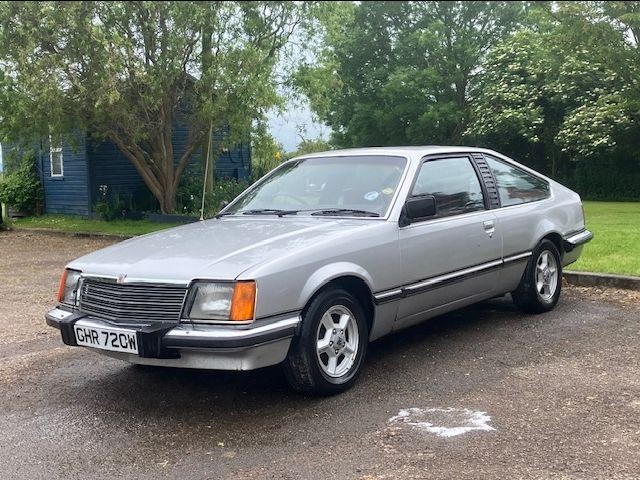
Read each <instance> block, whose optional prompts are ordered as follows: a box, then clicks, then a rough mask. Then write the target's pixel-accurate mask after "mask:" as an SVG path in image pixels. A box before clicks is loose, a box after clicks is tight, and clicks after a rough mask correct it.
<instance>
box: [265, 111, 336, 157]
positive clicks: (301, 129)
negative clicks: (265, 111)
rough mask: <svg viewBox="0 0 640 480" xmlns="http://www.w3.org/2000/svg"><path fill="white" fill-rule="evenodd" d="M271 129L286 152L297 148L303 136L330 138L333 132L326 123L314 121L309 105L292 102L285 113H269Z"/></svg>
mask: <svg viewBox="0 0 640 480" xmlns="http://www.w3.org/2000/svg"><path fill="white" fill-rule="evenodd" d="M269 129H270V130H271V135H273V138H274V139H275V140H276V141H277V142H280V143H281V144H282V146H283V147H284V151H285V152H292V151H294V150H296V149H297V147H298V143H300V141H301V140H302V138H304V139H305V140H316V139H318V138H323V139H324V140H329V135H330V133H331V130H330V129H329V128H328V127H326V126H325V125H322V124H320V123H318V122H314V120H313V118H312V114H311V110H310V109H309V107H308V106H306V105H303V106H299V105H294V104H293V103H291V102H290V103H289V106H288V108H287V109H286V111H285V112H284V113H282V114H277V113H272V114H271V115H269Z"/></svg>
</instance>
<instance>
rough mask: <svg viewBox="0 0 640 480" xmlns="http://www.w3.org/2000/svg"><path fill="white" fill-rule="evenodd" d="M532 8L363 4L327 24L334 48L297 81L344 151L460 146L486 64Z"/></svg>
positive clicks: (328, 48) (489, 4) (307, 67)
mask: <svg viewBox="0 0 640 480" xmlns="http://www.w3.org/2000/svg"><path fill="white" fill-rule="evenodd" d="M526 6H527V4H526V3H525V2H478V1H475V2H473V1H472V2H447V1H429V2H361V3H360V4H358V5H357V6H351V8H350V10H349V9H348V8H345V10H346V12H344V13H343V15H342V16H341V17H340V18H339V19H338V21H337V22H335V21H336V19H335V17H328V18H327V19H325V26H326V28H327V31H328V34H327V39H326V44H325V48H324V50H323V51H322V52H321V53H320V55H319V58H318V62H316V63H313V62H310V63H309V64H307V65H305V66H303V68H301V69H300V71H299V72H298V75H297V84H298V86H299V88H300V89H301V90H302V91H304V92H305V93H306V94H307V95H308V96H309V99H310V102H311V105H312V107H313V109H314V111H315V113H316V114H317V115H318V116H319V118H320V119H321V120H323V121H325V122H326V123H327V124H328V125H329V126H331V127H332V128H333V130H334V135H333V137H334V138H333V140H334V142H335V143H336V144H338V145H344V146H362V145H390V144H425V143H457V142H459V141H460V140H461V138H462V134H463V132H464V130H465V128H466V123H467V119H468V114H469V105H470V102H471V101H472V99H473V95H474V84H475V80H476V79H475V77H476V74H477V72H478V67H479V65H480V63H481V62H482V60H483V58H484V57H485V55H486V54H487V53H488V51H489V50H490V49H491V48H492V47H493V46H494V45H495V44H496V43H498V42H500V41H501V40H502V39H503V38H505V37H506V36H507V35H509V34H510V33H511V32H512V31H514V29H516V28H517V27H518V26H519V25H520V23H521V21H522V19H523V18H524V13H525V9H526ZM331 21H334V24H331V23H330V22H331Z"/></svg>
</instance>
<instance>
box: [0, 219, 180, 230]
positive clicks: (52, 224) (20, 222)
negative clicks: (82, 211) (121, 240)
mask: <svg viewBox="0 0 640 480" xmlns="http://www.w3.org/2000/svg"><path fill="white" fill-rule="evenodd" d="M9 224H10V225H11V226H12V227H14V228H17V229H19V228H46V229H52V230H62V231H65V232H82V233H112V234H118V235H142V234H144V233H149V232H155V231H156V230H163V229H165V228H170V227H175V226H176V225H177V224H175V223H157V222H151V221H149V220H114V221H112V222H106V221H104V220H97V219H87V218H82V217H77V216H74V215H55V214H47V215H41V216H39V217H26V218H20V219H18V218H16V219H13V220H11V222H10V223H9Z"/></svg>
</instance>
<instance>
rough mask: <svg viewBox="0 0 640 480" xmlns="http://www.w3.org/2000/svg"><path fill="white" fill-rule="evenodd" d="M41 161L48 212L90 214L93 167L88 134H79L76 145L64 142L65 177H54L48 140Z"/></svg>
mask: <svg viewBox="0 0 640 480" xmlns="http://www.w3.org/2000/svg"><path fill="white" fill-rule="evenodd" d="M38 160H39V162H38V163H39V165H38V166H39V169H40V170H41V175H42V183H43V186H44V207H45V212H46V213H68V214H75V215H89V212H90V193H89V169H88V165H87V148H86V141H85V136H84V135H82V134H78V135H76V138H75V140H74V142H73V145H71V144H69V143H67V142H63V143H62V162H63V172H64V175H63V176H62V177H52V176H51V157H50V155H49V142H48V141H45V142H42V148H41V149H40V154H39V158H38Z"/></svg>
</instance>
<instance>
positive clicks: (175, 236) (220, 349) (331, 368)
mask: <svg viewBox="0 0 640 480" xmlns="http://www.w3.org/2000/svg"><path fill="white" fill-rule="evenodd" d="M591 237H592V234H591V232H589V231H588V230H586V229H585V222H584V215H583V210H582V206H581V202H580V197H579V196H578V194H576V193H575V192H573V191H571V190H569V189H568V188H566V187H564V186H562V185H560V184H559V183H557V182H555V181H553V180H551V179H549V178H547V177H545V176H543V175H541V174H539V173H537V172H535V171H533V170H531V169H530V168H527V167H525V166H523V165H520V164H518V163H517V162H515V161H514V160H512V159H510V158H507V157H505V156H504V155H501V154H499V153H497V152H494V151H491V150H486V149H479V148H470V147H439V146H427V147H398V148H363V149H350V150H342V151H332V152H324V153H316V154H313V155H305V156H302V157H298V158H294V159H292V160H289V161H287V162H285V163H283V164H282V165H280V166H279V167H277V168H276V169H275V170H273V171H272V172H270V173H269V174H267V175H266V176H265V177H263V178H262V179H260V180H259V181H258V182H256V183H255V184H254V185H252V186H251V187H249V188H248V189H247V190H246V191H245V192H243V193H242V194H241V195H240V196H239V197H238V198H236V199H235V200H234V201H233V202H232V203H231V204H230V205H228V206H227V207H225V208H224V209H223V210H222V211H221V212H220V213H219V214H218V215H217V216H216V218H213V219H210V220H206V221H202V222H199V223H195V224H190V225H186V226H181V227H177V228H173V229H170V230H165V231H162V232H159V233H153V234H149V235H144V236H141V237H137V238H133V239H130V240H127V241H124V242H121V243H119V244H116V245H113V246H110V247H107V248H105V249H102V250H99V251H97V252H94V253H91V254H89V255H86V256H84V257H81V258H79V259H77V260H75V261H73V262H71V263H70V264H69V265H67V267H66V268H65V270H64V273H63V275H62V278H61V281H60V289H59V292H58V306H57V307H56V308H54V309H53V310H51V311H50V312H48V313H47V314H46V321H47V323H48V324H49V325H51V326H53V327H56V328H58V329H60V331H61V335H62V340H63V342H64V343H65V344H67V345H72V346H82V347H87V348H90V349H92V350H94V351H96V352H99V353H103V354H105V355H109V356H112V357H115V358H118V359H122V360H126V361H129V362H133V363H137V364H146V365H157V366H168V367H183V368H197V369H220V370H250V369H256V368H260V367H265V366H268V365H275V364H282V365H283V367H284V372H285V375H286V377H287V378H288V380H289V381H290V383H291V384H292V386H293V387H294V388H295V389H297V390H300V391H303V392H308V393H316V394H332V393H337V392H340V391H343V390H345V389H347V388H349V387H350V386H351V385H352V384H353V383H354V381H355V380H356V377H357V375H358V373H359V372H360V371H361V370H362V365H363V362H364V358H365V355H366V352H367V345H368V343H369V342H370V341H372V340H376V339H378V338H380V337H382V336H384V335H387V334H389V333H391V332H394V331H397V330H399V329H402V328H406V327H409V326H411V325H415V324H417V323H419V322H422V321H424V320H427V319H429V318H431V317H434V316H436V315H440V314H442V313H445V312H448V311H451V310H454V309H458V308H461V307H464V306H466V305H469V304H472V303H476V302H480V301H482V300H486V299H490V298H493V297H497V296H502V295H504V294H507V293H510V294H511V296H512V298H513V300H514V302H515V303H516V304H517V305H518V306H520V307H521V308H522V309H524V310H525V311H528V312H538V313H540V312H546V311H549V310H551V309H552V308H554V306H555V305H556V303H557V302H558V299H559V296H560V290H561V286H562V268H563V267H564V266H566V265H568V264H570V263H571V262H574V261H575V260H576V259H577V258H578V257H579V256H580V253H581V251H582V248H583V246H584V244H585V243H586V242H588V241H589V240H590V239H591Z"/></svg>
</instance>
